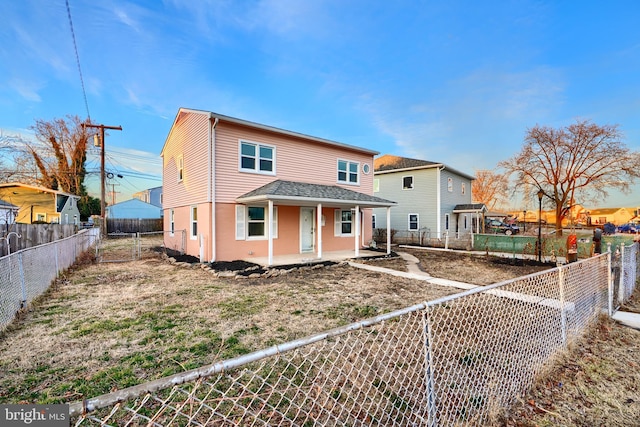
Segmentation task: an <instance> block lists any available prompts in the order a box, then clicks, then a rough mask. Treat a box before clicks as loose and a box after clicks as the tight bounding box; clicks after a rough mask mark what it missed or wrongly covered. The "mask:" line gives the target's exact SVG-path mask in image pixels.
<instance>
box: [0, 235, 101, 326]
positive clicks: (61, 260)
mask: <svg viewBox="0 0 640 427" xmlns="http://www.w3.org/2000/svg"><path fill="white" fill-rule="evenodd" d="M99 233H100V230H99V229H97V228H96V229H88V230H81V231H80V232H79V233H78V234H75V235H73V236H70V237H67V238H65V239H60V240H56V241H55V242H51V243H46V244H44V245H40V246H34V247H31V248H28V249H22V250H20V251H18V252H15V253H12V254H11V255H8V256H5V257H2V258H0V331H3V330H4V329H5V328H6V327H7V325H8V324H9V323H11V322H12V321H13V319H14V317H15V315H16V313H18V312H19V311H20V310H21V309H22V308H24V307H26V306H27V305H28V304H30V303H31V302H32V301H33V300H34V299H35V298H37V297H39V296H40V295H42V294H43V293H44V292H45V291H46V290H47V289H48V288H49V286H50V285H51V283H52V282H53V281H54V280H55V279H56V277H58V275H59V274H60V273H61V272H62V271H64V270H66V269H67V268H69V267H70V266H71V265H72V264H73V263H74V262H75V260H76V258H77V257H78V256H79V255H81V254H83V253H85V252H86V251H88V250H89V249H90V248H91V247H92V246H93V245H94V244H95V242H96V241H97V239H98V237H99Z"/></svg>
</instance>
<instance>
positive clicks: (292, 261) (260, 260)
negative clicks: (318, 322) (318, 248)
mask: <svg viewBox="0 0 640 427" xmlns="http://www.w3.org/2000/svg"><path fill="white" fill-rule="evenodd" d="M385 254H387V252H386V251H385V252H381V251H373V250H369V249H361V250H359V251H358V255H357V256H356V255H355V251H354V250H344V251H325V252H323V253H322V256H321V257H318V254H317V253H301V254H289V255H274V256H273V257H272V259H271V263H269V257H252V258H246V259H243V261H247V262H253V263H255V264H259V265H261V266H265V267H278V266H283V265H297V264H318V263H321V262H325V261H334V262H342V261H346V260H349V259H366V258H376V257H380V256H383V255H385Z"/></svg>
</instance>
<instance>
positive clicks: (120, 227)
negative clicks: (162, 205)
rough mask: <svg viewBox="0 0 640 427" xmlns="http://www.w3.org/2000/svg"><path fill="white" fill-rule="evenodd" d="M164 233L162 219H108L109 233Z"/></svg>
mask: <svg viewBox="0 0 640 427" xmlns="http://www.w3.org/2000/svg"><path fill="white" fill-rule="evenodd" d="M152 231H162V218H157V219H153V218H152V219H138V218H131V219H127V218H122V219H121V218H107V232H108V233H149V232H152Z"/></svg>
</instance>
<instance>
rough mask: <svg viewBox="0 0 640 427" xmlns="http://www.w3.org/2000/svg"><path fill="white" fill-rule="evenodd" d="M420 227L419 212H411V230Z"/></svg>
mask: <svg viewBox="0 0 640 427" xmlns="http://www.w3.org/2000/svg"><path fill="white" fill-rule="evenodd" d="M419 228H420V222H419V221H418V214H409V230H411V231H416V230H418V229H419Z"/></svg>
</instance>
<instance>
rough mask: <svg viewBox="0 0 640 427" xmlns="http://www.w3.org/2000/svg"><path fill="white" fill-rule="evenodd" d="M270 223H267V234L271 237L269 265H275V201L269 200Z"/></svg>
mask: <svg viewBox="0 0 640 427" xmlns="http://www.w3.org/2000/svg"><path fill="white" fill-rule="evenodd" d="M268 203H269V221H268V223H267V234H268V236H269V258H268V264H269V266H271V265H272V264H273V200H269V202H268Z"/></svg>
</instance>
